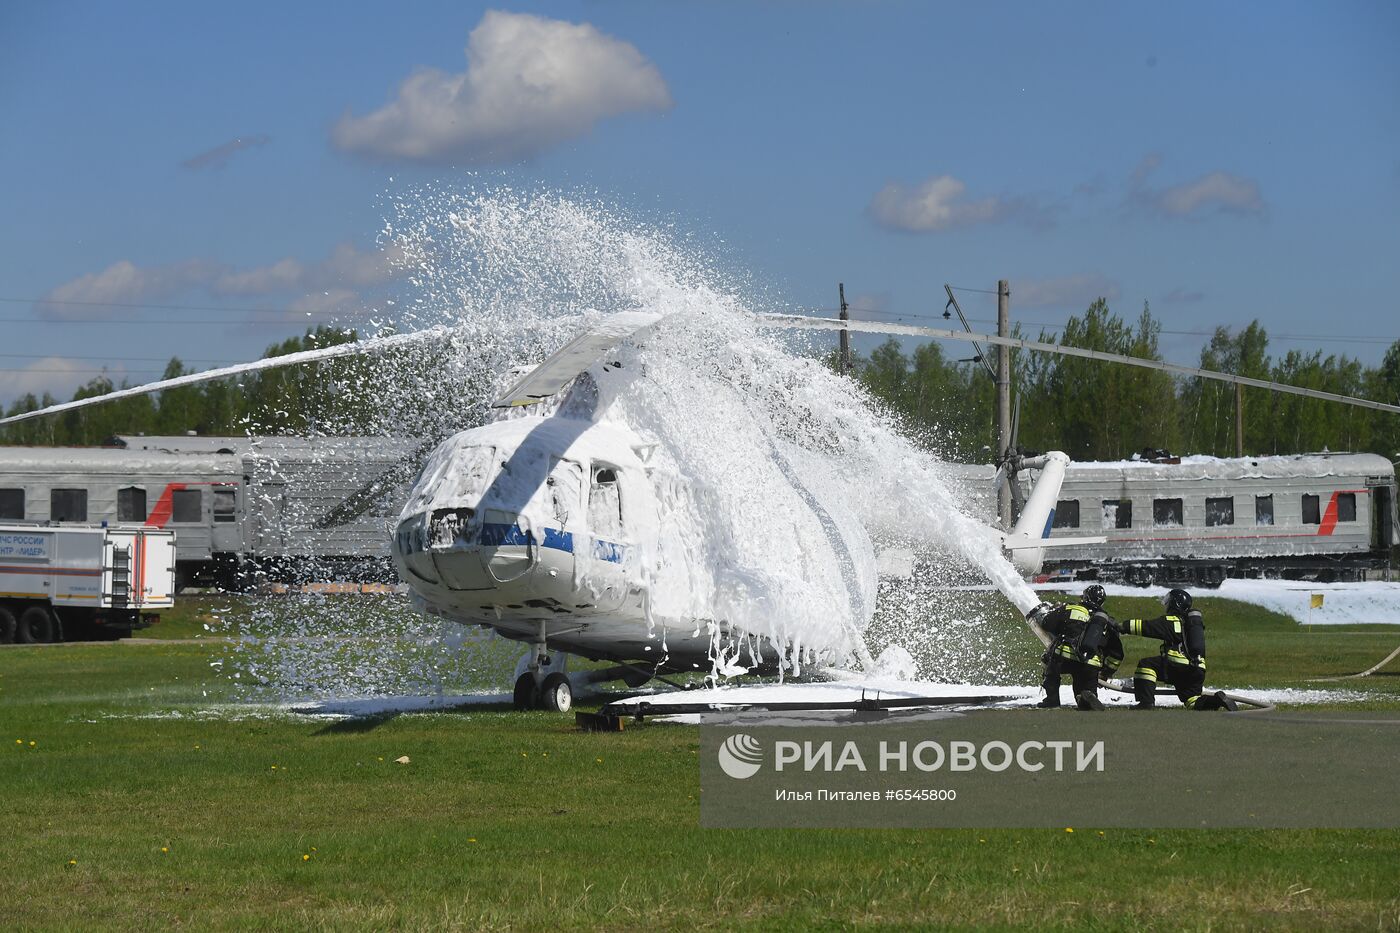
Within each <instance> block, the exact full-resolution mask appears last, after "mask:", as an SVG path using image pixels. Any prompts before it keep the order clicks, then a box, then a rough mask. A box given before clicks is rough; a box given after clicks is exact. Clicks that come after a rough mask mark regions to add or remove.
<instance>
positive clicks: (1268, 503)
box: [1254, 495, 1274, 525]
mask: <svg viewBox="0 0 1400 933" xmlns="http://www.w3.org/2000/svg"><path fill="white" fill-rule="evenodd" d="M1273 523H1274V497H1273V496H1272V495H1268V496H1255V497H1254V524H1256V525H1272V524H1273Z"/></svg>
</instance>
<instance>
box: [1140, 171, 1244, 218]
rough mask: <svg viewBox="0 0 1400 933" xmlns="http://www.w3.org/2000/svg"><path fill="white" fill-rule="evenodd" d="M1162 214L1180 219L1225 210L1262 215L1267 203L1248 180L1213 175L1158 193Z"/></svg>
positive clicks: (1237, 176)
mask: <svg viewBox="0 0 1400 933" xmlns="http://www.w3.org/2000/svg"><path fill="white" fill-rule="evenodd" d="M1157 202H1158V204H1159V205H1160V206H1161V208H1162V210H1163V211H1165V212H1166V213H1168V214H1171V215H1173V216H1176V217H1186V216H1189V215H1191V214H1196V213H1204V212H1207V211H1210V210H1221V211H1226V212H1228V213H1233V214H1262V213H1263V212H1264V199H1263V198H1262V197H1260V195H1259V186H1258V185H1257V184H1255V183H1254V182H1253V181H1251V180H1250V179H1248V178H1243V177H1241V176H1239V175H1231V174H1229V173H1228V172H1211V173H1210V174H1208V175H1202V176H1201V177H1200V178H1197V179H1196V180H1195V181H1189V182H1186V183H1185V184H1182V185H1176V186H1175V187H1172V188H1166V189H1164V190H1162V191H1161V192H1159V193H1158V195H1157Z"/></svg>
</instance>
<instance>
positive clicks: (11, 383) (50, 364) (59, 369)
mask: <svg viewBox="0 0 1400 933" xmlns="http://www.w3.org/2000/svg"><path fill="white" fill-rule="evenodd" d="M96 365H97V364H95V363H94V362H93V361H92V360H73V359H68V358H67V357H62V356H46V357H44V358H43V359H38V360H34V361H32V362H30V363H28V364H27V365H25V366H24V367H22V368H20V369H16V370H13V371H7V372H0V400H3V401H4V402H5V403H6V404H9V403H10V402H12V401H14V400H15V399H19V398H22V397H24V396H25V395H26V394H28V393H31V392H32V393H33V394H34V396H35V397H36V398H43V397H44V393H45V392H50V393H52V394H53V396H54V397H55V398H59V399H68V398H71V397H72V395H73V389H74V388H75V387H77V386H80V385H82V384H84V383H86V382H89V381H90V380H92V379H94V378H96V377H97V376H99V375H100V373H97V372H94V371H93V368H94V366H96ZM126 375H127V374H126V371H125V369H122V368H112V367H109V368H108V371H107V378H108V379H110V380H112V382H113V384H115V385H121V382H122V380H123V379H125V378H126Z"/></svg>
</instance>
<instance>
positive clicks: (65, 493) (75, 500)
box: [49, 489, 87, 522]
mask: <svg viewBox="0 0 1400 933" xmlns="http://www.w3.org/2000/svg"><path fill="white" fill-rule="evenodd" d="M49 521H51V522H85V521H87V490H86V489H54V490H50V492H49Z"/></svg>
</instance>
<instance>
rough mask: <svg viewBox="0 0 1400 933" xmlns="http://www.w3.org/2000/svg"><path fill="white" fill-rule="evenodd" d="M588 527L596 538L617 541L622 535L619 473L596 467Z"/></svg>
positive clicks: (589, 492)
mask: <svg viewBox="0 0 1400 933" xmlns="http://www.w3.org/2000/svg"><path fill="white" fill-rule="evenodd" d="M588 527H589V530H591V531H592V532H593V535H594V537H598V538H603V539H606V540H614V541H615V540H616V539H617V538H618V537H619V536H620V535H621V534H622V496H621V494H620V493H619V491H618V488H617V471H616V470H614V469H613V468H612V467H604V466H595V467H594V468H593V483H592V485H590V486H589V488H588Z"/></svg>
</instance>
